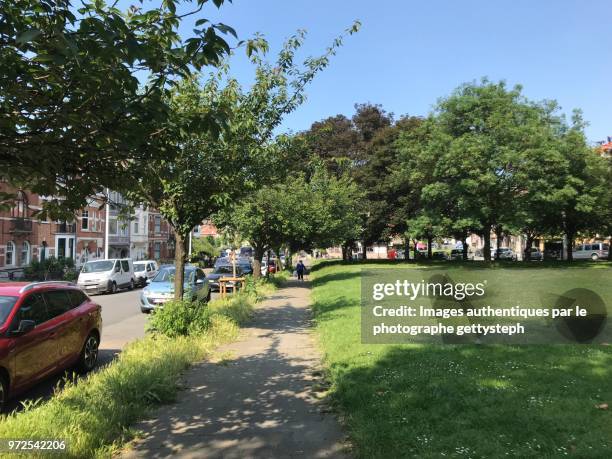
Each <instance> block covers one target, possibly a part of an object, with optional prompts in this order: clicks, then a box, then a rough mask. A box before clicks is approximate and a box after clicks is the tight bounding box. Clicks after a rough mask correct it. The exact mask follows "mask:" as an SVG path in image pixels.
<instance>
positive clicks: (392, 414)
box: [311, 263, 612, 458]
mask: <svg viewBox="0 0 612 459" xmlns="http://www.w3.org/2000/svg"><path fill="white" fill-rule="evenodd" d="M362 266H363V265H349V266H343V265H336V266H328V267H322V269H315V270H313V272H312V276H311V278H312V279H313V286H314V289H313V293H312V295H313V301H314V311H315V315H316V324H317V331H318V334H319V337H320V343H321V346H322V348H323V351H324V355H325V363H326V367H327V369H328V372H329V378H330V380H331V382H332V390H331V394H332V398H333V401H334V403H335V404H336V405H337V407H338V410H339V412H340V413H341V415H342V417H343V419H344V421H345V423H346V427H347V429H348V432H349V434H350V436H351V439H352V442H353V444H354V446H355V448H356V451H355V453H356V455H357V456H358V457H365V458H372V457H381V458H383V457H384V458H394V457H419V458H428V457H431V458H433V457H436V458H439V457H471V458H485V457H486V458H491V457H551V458H553V457H563V456H573V457H580V458H600V457H601V458H610V457H612V412H611V410H612V347H610V346H606V345H537V346H536V345H530V346H527V345H523V346H503V345H489V346H475V345H446V346H443V345H409V344H403V345H373V344H362V343H361V334H360V333H361V331H360V320H361V316H360V269H361V267H362ZM398 266H399V265H396V266H395V267H398ZM404 266H406V269H411V267H410V265H404ZM466 266H467V265H466ZM373 267H378V268H379V269H389V268H390V267H392V266H390V265H372V264H368V265H367V268H368V269H370V268H373ZM437 267H438V268H440V265H437ZM449 269H451V270H452V269H470V268H456V267H451V266H449ZM475 269H482V268H475ZM496 270H498V271H499V272H497V273H496V275H500V274H501V275H502V276H503V277H504V278H506V277H507V280H508V283H507V285H508V287H507V291H506V292H502V293H500V295H502V296H503V295H515V296H516V297H517V298H520V299H521V300H522V301H529V300H534V299H535V297H536V296H537V295H539V293H540V292H539V288H540V287H541V285H542V282H544V283H548V284H546V285H547V287H550V290H552V291H553V292H554V291H556V290H557V289H559V288H563V287H564V286H565V285H564V284H566V283H567V282H566V281H564V279H566V280H567V279H570V278H571V279H573V283H574V284H576V283H577V285H581V284H584V285H589V284H593V283H594V282H599V285H598V287H599V291H600V292H602V291H603V294H604V297H605V298H608V299H609V298H612V266H610V265H609V264H606V263H600V264H586V263H582V264H579V265H577V266H576V267H567V265H559V266H558V267H554V266H546V265H537V264H535V263H534V264H533V265H531V266H529V267H525V265H518V264H514V265H508V266H506V267H498V268H496ZM500 270H503V271H500ZM601 270H603V271H601ZM602 273H603V276H602ZM601 279H609V283H608V284H605V285H601ZM559 293H560V292H559ZM604 403H610V410H607V409H601V408H597V407H596V405H602V404H604Z"/></svg>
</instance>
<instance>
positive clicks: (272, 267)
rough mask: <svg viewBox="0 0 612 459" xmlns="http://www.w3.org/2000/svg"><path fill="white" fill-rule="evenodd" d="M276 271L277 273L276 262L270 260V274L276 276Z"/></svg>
mask: <svg viewBox="0 0 612 459" xmlns="http://www.w3.org/2000/svg"><path fill="white" fill-rule="evenodd" d="M276 271H277V268H276V260H270V261H269V262H268V272H269V273H270V274H274V273H275V272H276Z"/></svg>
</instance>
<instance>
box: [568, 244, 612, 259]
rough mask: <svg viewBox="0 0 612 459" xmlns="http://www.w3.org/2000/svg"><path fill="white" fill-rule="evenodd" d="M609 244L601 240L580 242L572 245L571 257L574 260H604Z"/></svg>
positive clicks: (606, 256)
mask: <svg viewBox="0 0 612 459" xmlns="http://www.w3.org/2000/svg"><path fill="white" fill-rule="evenodd" d="M609 250H610V246H609V245H608V244H604V243H603V242H593V243H592V244H580V245H577V246H575V247H574V253H573V254H572V255H573V258H574V259H576V260H585V259H589V258H590V259H591V260H593V261H595V260H600V259H602V260H605V259H606V258H608V251H609Z"/></svg>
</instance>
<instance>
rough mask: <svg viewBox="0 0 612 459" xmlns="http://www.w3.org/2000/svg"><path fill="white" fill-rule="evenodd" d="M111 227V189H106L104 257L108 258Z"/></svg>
mask: <svg viewBox="0 0 612 459" xmlns="http://www.w3.org/2000/svg"><path fill="white" fill-rule="evenodd" d="M109 229H110V190H109V189H108V188H107V189H106V219H105V221H104V259H105V260H108V249H109V247H108V230H109Z"/></svg>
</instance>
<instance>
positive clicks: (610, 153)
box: [599, 137, 612, 158]
mask: <svg viewBox="0 0 612 459" xmlns="http://www.w3.org/2000/svg"><path fill="white" fill-rule="evenodd" d="M599 152H600V153H601V156H603V157H604V158H612V137H608V138H607V139H606V141H602V142H599Z"/></svg>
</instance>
